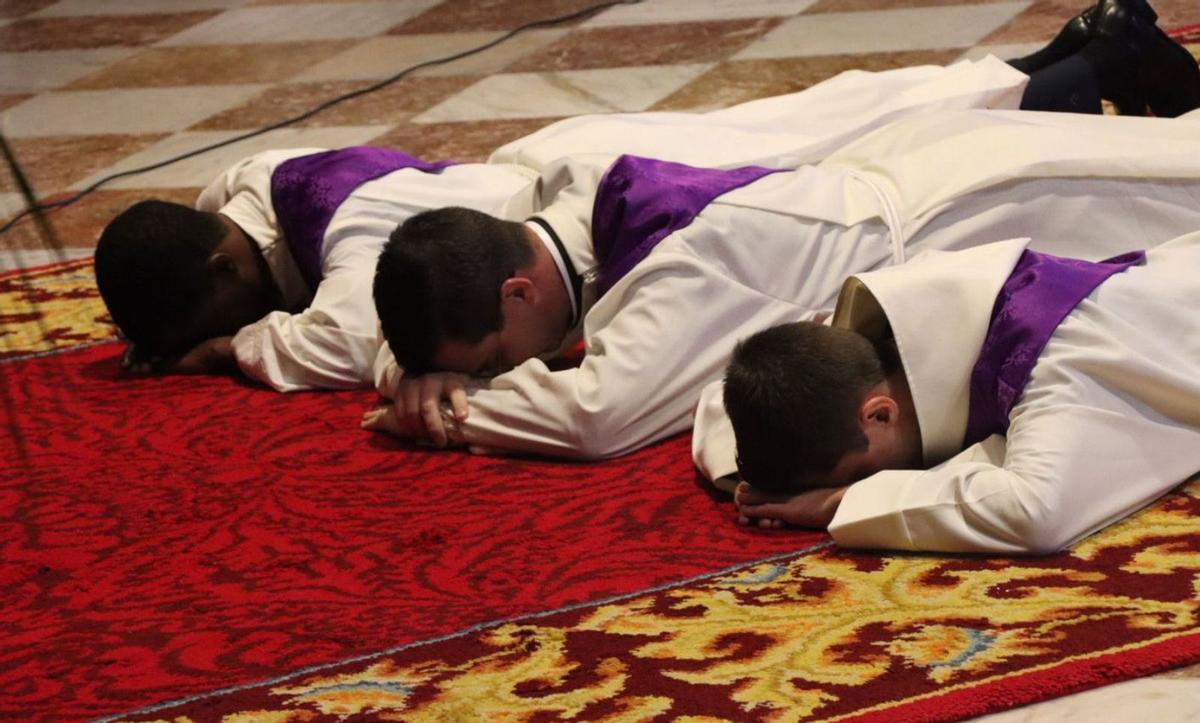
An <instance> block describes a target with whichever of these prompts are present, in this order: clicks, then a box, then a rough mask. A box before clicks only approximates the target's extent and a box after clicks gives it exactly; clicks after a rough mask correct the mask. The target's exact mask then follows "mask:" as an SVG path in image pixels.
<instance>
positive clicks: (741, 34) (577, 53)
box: [509, 18, 780, 72]
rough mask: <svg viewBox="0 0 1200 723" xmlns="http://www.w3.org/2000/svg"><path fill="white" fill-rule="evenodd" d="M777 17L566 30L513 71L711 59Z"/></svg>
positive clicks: (744, 43) (744, 41)
mask: <svg viewBox="0 0 1200 723" xmlns="http://www.w3.org/2000/svg"><path fill="white" fill-rule="evenodd" d="M779 22H780V20H779V18H758V19H750V20H719V21H712V22H700V23H674V24H663V25H642V26H638V27H637V28H636V30H630V29H628V28H620V27H617V28H588V29H579V30H576V31H574V32H572V33H569V34H567V35H566V36H564V37H563V38H562V39H561V40H559V41H558V42H557V43H554V44H552V45H550V46H548V47H546V48H544V49H543V50H542V51H541V52H538V53H533V54H531V55H528V56H526V57H525V58H523V59H521V60H520V61H518V62H517V63H514V64H513V65H512V67H511V68H509V70H511V71H513V72H519V71H549V70H584V69H588V68H613V67H623V66H632V65H667V64H683V63H709V62H716V61H719V60H722V59H724V58H726V57H728V56H729V54H730V53H735V52H737V51H738V50H740V49H742V48H744V47H746V46H747V45H748V44H750V43H752V42H754V41H755V40H757V39H758V38H760V37H762V36H763V35H764V34H766V33H767V32H768V31H770V30H771V29H772V28H774V27H775V26H776V25H778V24H779Z"/></svg>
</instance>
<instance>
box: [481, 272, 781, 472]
mask: <svg viewBox="0 0 1200 723" xmlns="http://www.w3.org/2000/svg"><path fill="white" fill-rule="evenodd" d="M672 257H674V258H672ZM633 273H637V274H638V278H637V280H636V283H632V284H627V283H625V282H628V281H630V279H626V280H624V281H623V282H622V283H621V284H618V285H617V287H614V289H613V290H612V291H610V292H609V293H608V294H607V295H606V296H605V297H604V298H602V299H601V300H600V302H599V303H598V304H597V306H596V307H595V308H594V309H593V311H592V315H591V316H589V319H588V323H589V325H591V324H593V323H595V322H596V318H599V319H603V320H604V321H605V322H607V323H604V325H603V328H600V329H598V330H597V331H596V332H595V333H588V334H587V337H588V348H587V354H586V356H585V357H584V360H583V362H582V364H581V365H580V366H579V367H578V368H575V369H567V370H564V371H550V370H549V369H548V368H547V367H546V365H545V364H544V363H543V362H541V361H540V360H530V361H528V362H525V363H524V364H522V365H521V366H519V367H517V368H516V369H514V370H512V371H510V372H508V373H506V374H502V375H500V376H498V377H496V378H495V379H493V380H492V382H491V384H490V385H489V386H488V387H486V388H482V389H478V390H475V391H474V392H473V393H471V395H470V412H469V416H468V417H467V419H466V421H465V422H463V423H462V424H461V425H460V431H461V433H462V436H463V439H464V441H465V442H467V443H468V444H470V445H472V446H474V447H482V448H486V449H494V450H505V451H521V452H532V453H537V454H545V455H552V456H558V457H570V458H577V459H601V458H606V457H614V456H618V455H621V454H625V453H628V452H631V451H633V450H635V449H638V448H640V447H643V446H645V445H646V444H649V443H651V442H653V441H656V440H658V439H662V438H663V437H666V436H668V435H670V434H674V433H677V432H680V431H683V430H685V429H687V428H688V426H689V425H690V423H691V416H692V411H693V409H694V407H695V404H696V401H697V398H698V397H699V394H700V390H701V389H702V388H703V387H704V385H705V384H707V383H709V382H711V381H713V380H714V379H716V378H717V377H718V376H719V375H720V373H721V370H722V369H723V368H724V365H725V362H726V359H727V358H728V355H729V352H730V351H731V349H732V348H733V345H734V344H735V343H736V342H737V340H738V338H739V336H741V335H743V334H748V333H750V332H752V331H754V330H756V329H759V328H763V327H765V326H770V325H771V324H772V323H776V322H777V321H778V320H780V319H787V318H794V317H796V316H798V315H799V314H800V313H801V310H798V309H797V308H796V307H795V306H794V305H792V304H789V303H785V302H782V301H779V300H777V299H774V298H771V297H769V296H766V295H763V294H761V293H759V292H757V291H755V290H754V289H752V288H750V287H747V286H744V285H739V284H737V283H735V282H732V281H731V280H729V279H728V278H726V277H725V276H723V275H722V274H721V273H720V272H719V271H718V270H717V269H716V268H715V267H713V266H710V265H708V264H707V263H705V262H703V261H701V260H699V259H697V258H695V257H691V256H687V255H684V254H663V253H660V254H656V255H655V256H653V257H652V258H651V259H648V260H647V261H645V262H643V264H642V265H639V267H638V268H637V269H636V270H635V271H634V272H633ZM621 297H624V298H621ZM700 309H702V310H703V312H704V313H703V314H702V315H701V314H698V313H697V310H700ZM617 310H619V313H618V311H617ZM697 324H702V325H703V328H697Z"/></svg>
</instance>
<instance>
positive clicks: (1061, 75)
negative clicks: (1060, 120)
mask: <svg viewBox="0 0 1200 723" xmlns="http://www.w3.org/2000/svg"><path fill="white" fill-rule="evenodd" d="M1009 64H1010V65H1013V67H1015V68H1017V69H1018V70H1020V67H1019V66H1017V65H1015V64H1013V63H1012V62H1011V61H1010V62H1009ZM1021 110H1046V111H1056V112H1059V113H1092V114H1096V113H1100V112H1101V107H1100V82H1099V79H1098V78H1097V77H1096V71H1095V68H1094V67H1093V66H1092V64H1091V63H1089V62H1088V61H1087V60H1085V59H1084V58H1083V57H1082V56H1080V55H1072V56H1070V57H1068V58H1066V59H1065V60H1060V61H1058V62H1057V63H1054V64H1053V65H1050V66H1049V67H1046V68H1042V69H1041V70H1037V71H1034V72H1033V73H1032V74H1031V75H1030V76H1029V85H1027V86H1026V87H1025V94H1024V95H1023V96H1021Z"/></svg>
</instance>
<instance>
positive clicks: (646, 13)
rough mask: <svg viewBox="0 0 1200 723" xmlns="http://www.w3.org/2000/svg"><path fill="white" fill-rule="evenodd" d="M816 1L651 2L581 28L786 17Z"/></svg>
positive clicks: (618, 8) (627, 7) (619, 10)
mask: <svg viewBox="0 0 1200 723" xmlns="http://www.w3.org/2000/svg"><path fill="white" fill-rule="evenodd" d="M815 2H817V0H739V1H738V2H697V1H696V0H652V1H651V2H641V3H634V4H632V5H617V6H616V7H611V8H609V9H608V10H605V11H604V12H602V13H600V14H599V15H596V16H594V17H592V18H591V19H589V20H587V21H586V22H584V23H583V27H585V28H592V27H604V26H612V25H625V26H628V25H655V24H661V23H687V22H696V21H702V20H733V19H736V18H767V17H789V16H791V15H795V14H797V13H800V12H804V11H805V10H807V9H808V8H809V7H811V6H812V5H813V4H814V3H815Z"/></svg>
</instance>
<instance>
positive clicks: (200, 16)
mask: <svg viewBox="0 0 1200 723" xmlns="http://www.w3.org/2000/svg"><path fill="white" fill-rule="evenodd" d="M215 14H216V13H214V12H191V13H164V14H159V15H134V16H121V15H98V16H89V17H76V18H22V19H20V20H16V21H14V22H12V23H9V24H8V25H4V26H3V27H0V48H3V49H4V50H5V51H7V52H17V51H22V50H65V49H68V48H104V47H137V46H139V45H146V44H148V43H153V42H155V41H156V40H160V39H162V38H165V37H169V36H171V35H174V34H175V33H178V32H180V31H181V30H185V29H187V28H189V27H191V26H193V25H196V24H198V23H202V22H204V21H205V20H207V19H209V18H211V17H212V16H213V15H215Z"/></svg>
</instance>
